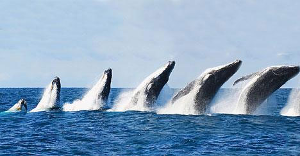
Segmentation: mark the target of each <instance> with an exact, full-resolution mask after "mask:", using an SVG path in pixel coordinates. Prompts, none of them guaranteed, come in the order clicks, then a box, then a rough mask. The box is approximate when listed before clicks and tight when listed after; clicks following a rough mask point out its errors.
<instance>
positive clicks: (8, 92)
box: [0, 88, 300, 155]
mask: <svg viewBox="0 0 300 156" xmlns="http://www.w3.org/2000/svg"><path fill="white" fill-rule="evenodd" d="M124 90H126V89H118V88H113V89H112V90H111V94H110V97H109V104H108V106H107V107H112V105H113V104H114V101H115V100H116V98H117V96H118V95H119V94H120V93H121V92H122V91H124ZM227 90H229V89H221V91H220V93H222V92H226V91H227ZM86 91H87V89H85V88H62V91H61V103H65V102H72V101H73V100H75V99H78V98H81V97H82V96H83V95H84V93H85V92H86ZM174 91H175V90H174ZM290 91H291V89H280V90H278V91H276V92H275V93H274V94H273V95H272V96H271V97H270V99H271V100H269V101H271V105H269V106H267V107H266V108H265V109H268V111H269V112H272V113H269V114H267V115H232V114H210V115H164V114H156V113H155V112H138V111H127V112H108V111H78V112H63V111H51V112H36V113H24V112H19V113H6V112H4V111H6V110H7V109H9V108H10V107H11V106H13V105H14V104H15V103H17V102H18V100H19V99H20V98H24V99H26V101H27V103H28V110H31V109H33V108H34V107H35V106H36V105H37V104H38V102H39V100H40V99H41V97H42V94H43V89H41V88H18V89H14V88H12V89H8V88H2V89H0V111H1V113H0V124H1V126H0V135H1V136H0V154H1V155H11V154H14V155H17V154H21V155H28V154H34V155H201V154H202V155H299V154H300V118H299V117H285V116H281V115H280V114H279V112H280V110H281V109H282V108H283V107H284V105H285V104H286V103H287V98H288V96H289V94H290ZM299 100H300V99H299Z"/></svg>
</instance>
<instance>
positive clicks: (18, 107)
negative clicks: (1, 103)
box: [8, 99, 27, 112]
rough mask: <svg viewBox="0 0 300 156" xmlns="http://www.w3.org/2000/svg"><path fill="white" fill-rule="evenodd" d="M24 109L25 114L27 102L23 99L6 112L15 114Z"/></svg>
mask: <svg viewBox="0 0 300 156" xmlns="http://www.w3.org/2000/svg"><path fill="white" fill-rule="evenodd" d="M23 108H24V110H25V112H27V102H26V101H25V100H24V99H20V100H19V101H18V103H16V104H15V105H14V106H13V107H12V108H10V109H9V110H8V111H12V112H16V111H22V109H23Z"/></svg>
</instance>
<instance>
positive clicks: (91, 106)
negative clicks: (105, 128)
mask: <svg viewBox="0 0 300 156" xmlns="http://www.w3.org/2000/svg"><path fill="white" fill-rule="evenodd" d="M107 79H108V76H107V74H103V76H102V77H101V78H100V80H99V81H98V82H97V83H96V84H95V85H94V86H93V88H92V89H90V90H89V91H88V92H87V93H86V94H85V95H84V97H83V98H82V99H78V100H75V101H74V102H73V103H65V104H64V106H63V110H64V111H80V110H99V109H101V108H102V107H103V106H104V103H105V101H103V100H102V98H100V97H99V95H100V93H101V92H102V91H103V90H104V89H105V85H106V83H107Z"/></svg>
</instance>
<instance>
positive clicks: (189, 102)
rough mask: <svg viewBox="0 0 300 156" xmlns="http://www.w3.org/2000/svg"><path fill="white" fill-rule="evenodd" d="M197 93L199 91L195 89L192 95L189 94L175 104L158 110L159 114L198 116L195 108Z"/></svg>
mask: <svg viewBox="0 0 300 156" xmlns="http://www.w3.org/2000/svg"><path fill="white" fill-rule="evenodd" d="M196 93H197V89H193V90H192V91H191V92H190V94H187V95H185V96H183V97H181V98H180V99H178V100H176V101H175V103H172V102H171V101H170V102H169V103H168V104H166V105H165V106H163V107H161V108H158V109H157V114H182V115H198V113H197V111H196V109H195V107H194V104H195V102H194V98H195V94H196Z"/></svg>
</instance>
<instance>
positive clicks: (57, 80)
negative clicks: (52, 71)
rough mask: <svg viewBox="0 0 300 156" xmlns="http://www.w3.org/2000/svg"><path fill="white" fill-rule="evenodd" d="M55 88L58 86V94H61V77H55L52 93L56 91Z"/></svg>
mask: <svg viewBox="0 0 300 156" xmlns="http://www.w3.org/2000/svg"><path fill="white" fill-rule="evenodd" d="M54 86H56V89H57V90H56V92H57V93H60V89H61V84H60V79H59V77H57V76H56V77H54V79H53V80H52V85H51V91H52V90H53V89H54Z"/></svg>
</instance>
